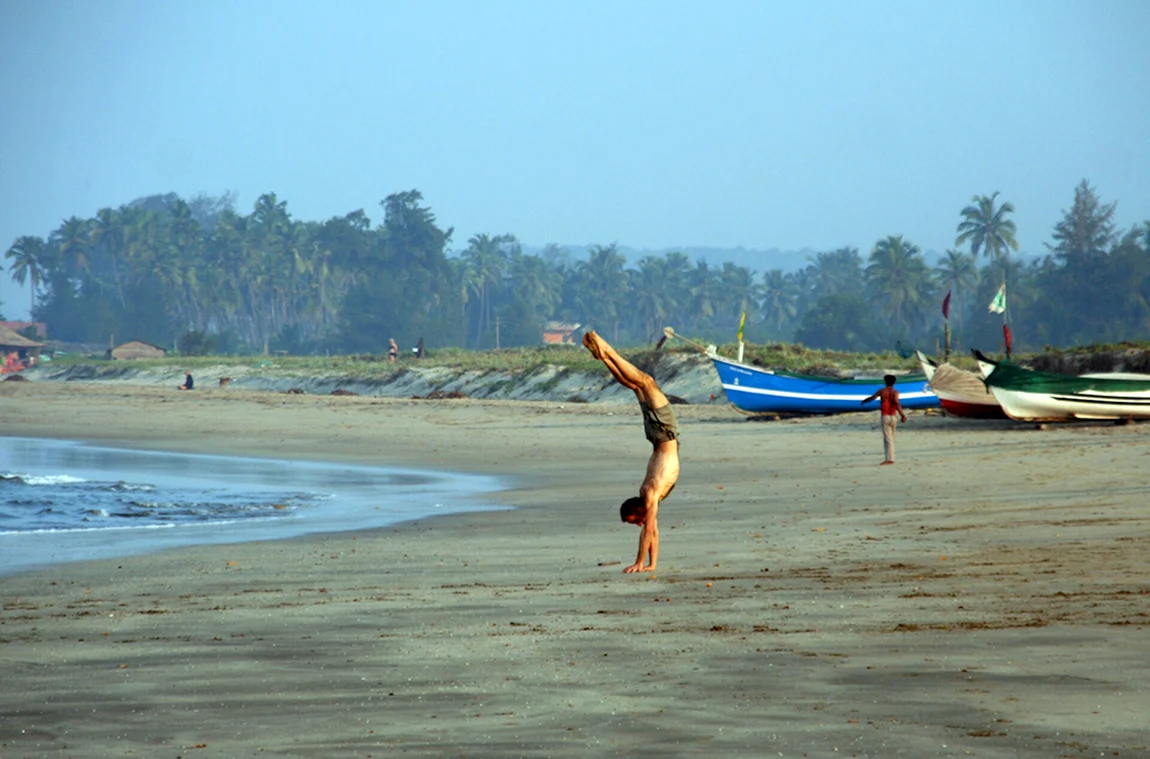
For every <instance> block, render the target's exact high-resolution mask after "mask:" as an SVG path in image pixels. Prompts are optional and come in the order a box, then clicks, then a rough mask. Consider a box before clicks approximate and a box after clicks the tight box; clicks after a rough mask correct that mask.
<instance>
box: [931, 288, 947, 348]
mask: <svg viewBox="0 0 1150 759" xmlns="http://www.w3.org/2000/svg"><path fill="white" fill-rule="evenodd" d="M942 318H943V325H944V327H945V330H946V332H945V339H944V340H943V351H944V353H943V356H942V360H943V363H946V362H947V361H950V290H947V291H946V297H945V298H943V299H942ZM935 350H938V345H937V343H936V344H935Z"/></svg>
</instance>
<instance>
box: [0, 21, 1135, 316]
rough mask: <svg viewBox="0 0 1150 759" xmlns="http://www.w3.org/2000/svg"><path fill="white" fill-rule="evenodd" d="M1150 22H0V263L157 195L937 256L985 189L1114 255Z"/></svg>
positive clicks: (544, 232) (1023, 220)
mask: <svg viewBox="0 0 1150 759" xmlns="http://www.w3.org/2000/svg"><path fill="white" fill-rule="evenodd" d="M1147 22H1150V4H1147V3H1144V2H1137V1H1135V0H1113V1H1111V2H1104V3H1096V4H1089V3H1084V2H1037V0H1028V1H1020V2H1016V3H1010V4H992V3H989V2H975V3H974V4H973V5H971V4H970V3H963V4H958V3H945V4H939V5H922V4H916V3H911V2H872V3H866V4H848V3H845V2H831V3H827V4H821V5H818V6H814V7H808V6H803V5H799V4H789V3H760V2H751V1H749V0H748V1H747V2H723V3H719V4H716V5H712V6H708V7H706V8H703V7H702V6H698V5H696V4H688V3H685V2H660V3H656V2H634V3H626V4H622V5H617V4H610V3H603V2H591V3H586V4H581V5H579V6H578V7H559V6H553V5H548V4H532V3H528V2H519V1H512V0H507V1H506V2H497V3H494V4H487V5H475V4H470V3H465V2H445V1H440V2H428V3H423V4H419V5H418V6H402V5H394V4H376V3H370V2H358V1H356V2H352V1H350V0H348V1H346V2H336V3H333V4H328V5H322V6H320V5H314V4H309V3H304V2H289V1H286V0H285V1H284V2H271V1H270V0H251V1H250V2H245V3H240V4H235V3H227V2H223V1H222V0H210V1H208V2H204V3H199V4H193V5H172V4H154V3H148V2H144V1H143V0H109V2H105V3H99V4H96V3H84V2H65V1H63V0H46V1H44V2H33V1H32V0H10V2H7V3H5V4H3V5H2V6H0V41H2V43H3V44H2V45H0V98H2V102H4V103H5V104H6V114H7V115H8V116H9V118H6V119H4V120H3V121H2V122H0V208H2V209H3V212H2V213H0V244H2V245H3V250H5V251H6V250H7V249H8V247H9V246H10V245H11V244H12V242H13V241H14V240H15V239H16V238H17V237H19V236H21V235H39V236H43V237H46V236H47V235H48V234H49V233H50V232H51V231H52V230H54V229H55V228H56V227H57V226H58V225H59V224H60V222H61V220H62V219H64V218H67V217H69V216H72V215H77V216H81V217H90V216H92V215H94V214H95V213H96V211H97V210H98V209H100V208H102V207H107V206H112V207H117V206H119V205H122V204H125V203H128V202H130V201H132V200H134V199H136V198H139V197H142V196H147V195H152V194H160V193H165V192H176V193H179V194H180V195H181V196H183V197H185V198H190V197H192V196H194V195H196V194H199V193H201V192H202V193H207V194H209V195H220V194H222V193H224V192H225V191H235V192H236V193H237V195H238V198H237V208H238V210H239V211H240V212H242V213H249V212H250V210H251V207H252V204H253V203H254V202H255V200H256V198H257V197H259V195H261V194H262V193H265V192H275V193H277V194H278V195H279V197H280V199H281V200H287V201H288V210H289V211H290V212H291V213H292V215H293V216H294V217H295V218H297V219H306V220H316V221H322V220H324V219H326V218H329V217H331V216H334V215H343V214H346V213H348V212H350V211H354V210H356V209H360V208H362V209H363V210H364V211H365V212H366V213H367V214H368V216H369V217H371V219H372V220H373V222H376V223H378V222H379V221H380V219H381V216H382V211H381V209H380V208H379V206H378V203H379V201H380V200H382V199H383V198H384V197H386V196H387V195H389V194H391V193H394V192H399V191H405V190H410V189H418V190H419V191H420V192H422V193H423V196H424V202H425V204H426V205H428V206H429V207H430V208H431V209H432V210H433V211H434V212H435V214H436V216H437V219H438V221H439V223H440V224H441V226H443V227H454V228H455V236H454V238H453V243H452V245H453V247H456V248H461V247H463V246H464V245H466V240H467V238H468V237H470V236H472V235H475V234H478V233H485V232H486V233H491V234H499V233H504V232H510V233H512V234H515V235H516V236H517V237H518V238H519V239H520V240H521V241H522V242H524V243H525V244H526V245H530V246H536V247H538V246H543V245H545V244H547V243H549V242H557V243H560V244H565V245H571V246H578V245H587V244H611V243H618V244H619V245H620V246H625V247H629V248H633V249H637V250H668V249H684V248H715V249H734V248H738V247H743V248H746V249H750V250H768V249H778V250H780V251H802V250H803V249H808V250H811V251H823V250H831V249H835V248H839V247H842V246H845V245H849V246H853V247H857V248H859V250H860V252H862V253H863V255H864V256H865V255H866V254H867V253H868V252H869V250H870V248H871V246H873V245H874V243H875V242H876V241H877V240H879V239H881V238H883V237H886V236H887V235H891V234H902V235H904V236H905V237H906V238H907V239H908V240H910V241H911V242H913V243H915V244H916V245H918V246H919V247H920V248H922V249H923V250H934V251H938V252H941V251H944V250H946V249H947V248H951V247H953V243H954V229H955V226H956V224H957V223H958V221H959V211H960V210H961V209H962V208H963V207H964V206H965V205H967V204H968V203H969V202H970V200H971V197H972V196H973V195H981V194H991V193H993V192H996V191H998V192H1000V193H1001V194H1000V199H1001V200H1006V201H1010V202H1012V203H1013V204H1014V206H1015V208H1016V212H1015V214H1014V216H1013V219H1014V221H1015V222H1016V224H1017V226H1018V234H1017V237H1018V240H1019V243H1020V244H1021V248H1022V252H1023V253H1024V254H1027V255H1037V254H1041V253H1042V252H1043V251H1044V246H1043V243H1044V242H1046V241H1049V240H1050V234H1051V231H1052V230H1053V227H1054V225H1055V224H1056V223H1057V222H1058V221H1059V219H1060V218H1061V215H1062V212H1063V211H1064V210H1066V209H1068V208H1069V207H1070V206H1071V203H1072V201H1073V196H1074V187H1075V186H1076V185H1077V184H1078V183H1079V182H1080V181H1082V180H1083V179H1085V180H1087V181H1089V182H1090V184H1091V186H1092V187H1093V188H1094V189H1095V190H1096V192H1097V193H1098V195H1099V197H1100V198H1101V199H1102V200H1103V201H1104V202H1108V203H1109V202H1115V201H1117V203H1118V209H1117V213H1116V216H1115V221H1116V223H1117V225H1118V227H1119V229H1120V230H1123V231H1124V230H1126V229H1129V228H1130V227H1131V226H1133V225H1134V224H1136V223H1140V222H1142V221H1144V220H1146V219H1148V218H1150V185H1148V184H1147V183H1146V182H1145V177H1146V176H1147V175H1150V144H1148V143H1147V142H1146V140H1145V139H1144V135H1143V126H1144V125H1145V124H1146V123H1150V119H1148V118H1147V117H1148V116H1150V46H1147V45H1146V44H1145V43H1144V41H1143V40H1142V33H1141V31H1142V30H1143V29H1145V28H1147ZM8 263H9V262H8V261H7V260H4V261H3V274H0V299H2V300H3V306H2V307H0V308H2V311H3V313H4V315H5V316H6V317H7V318H9V319H20V318H24V317H25V316H26V315H27V309H28V285H27V284H25V285H23V286H17V285H15V284H14V283H12V282H11V281H10V279H9V277H8V274H7V268H8V267H7V265H8Z"/></svg>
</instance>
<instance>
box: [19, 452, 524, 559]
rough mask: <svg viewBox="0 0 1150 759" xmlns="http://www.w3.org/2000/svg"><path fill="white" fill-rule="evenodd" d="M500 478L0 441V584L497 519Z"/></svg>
mask: <svg viewBox="0 0 1150 759" xmlns="http://www.w3.org/2000/svg"><path fill="white" fill-rule="evenodd" d="M501 487H502V483H501V481H500V480H499V479H498V478H494V477H485V476H479V475H467V474H454V473H443V472H430V471H420V470H412V469H395V468H383V467H362V466H345V465H337V464H321V463H314V462H300V461H281V460H275V459H256V458H240V457H224V456H201V455H190V454H175V453H159V452H152V451H138V450H130V449H120V448H106V447H99V446H91V445H84V444H80V443H75V442H68V441H60V440H37V439H30V438H12V437H0V575H4V574H11V573H13V572H18V571H23V570H26V569H31V568H35V567H39V566H45V565H51V564H55V563H59V562H66V561H79V560H85V559H96V558H113V557H119V556H129V555H133V554H141V553H151V552H154V551H159V550H163V549H165V548H172V547H177V546H187V545H203V544H208V543H234V542H241V541H249V540H274V539H279V538H288V537H295V536H299V535H306V534H310V533H320V532H338V531H344V530H360V529H368V528H373V527H384V526H387V525H390V524H396V523H398V522H404V521H408V520H412V519H421V518H424V517H428V516H432V515H438V514H446V513H453V512H463V511H481V510H490V509H493V508H499V507H498V506H492V505H491V504H489V503H484V502H482V501H480V500H479V498H478V496H479V495H480V494H483V493H490V492H493V491H496V490H499V489H501Z"/></svg>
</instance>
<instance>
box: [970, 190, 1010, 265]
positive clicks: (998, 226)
mask: <svg viewBox="0 0 1150 759" xmlns="http://www.w3.org/2000/svg"><path fill="white" fill-rule="evenodd" d="M997 198H998V193H997V192H995V193H994V194H993V195H991V196H989V197H988V196H986V195H975V196H974V197H973V198H971V204H970V205H969V206H967V207H966V208H964V209H962V221H961V222H959V224H958V230H957V231H958V237H956V238H955V239H954V244H955V245H965V244H966V243H967V242H968V241H969V242H970V252H971V254H972V255H973V256H974V257H975V258H977V257H978V255H979V253H981V254H983V255H984V256H986V258H987V259H989V260H991V261H997V260H999V259H1001V258H1003V257H1004V256H1006V255H1008V253H1009V251H1011V250H1014V251H1017V250H1018V241H1017V240H1015V239H1014V234H1015V231H1016V230H1015V226H1014V222H1013V221H1012V220H1010V219H1008V218H1006V217H1007V216H1008V215H1009V214H1012V213H1014V204H1013V203H1010V202H1006V203H1003V204H1002V205H1001V206H999V207H997V208H995V206H994V203H995V200H996V199H997Z"/></svg>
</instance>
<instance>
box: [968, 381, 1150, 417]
mask: <svg viewBox="0 0 1150 759" xmlns="http://www.w3.org/2000/svg"><path fill="white" fill-rule="evenodd" d="M991 389H992V390H993V391H994V397H995V398H997V399H998V402H999V403H1000V404H1001V405H1002V408H1003V410H1004V411H1006V414H1007V415H1008V416H1009V417H1010V418H1011V419H1017V420H1019V421H1023V422H1065V421H1072V420H1078V419H1083V420H1085V419H1150V391H1146V392H1141V393H1059V394H1049V393H1028V392H1022V391H1018V390H1007V389H1005V388H1000V387H992V388H991Z"/></svg>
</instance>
